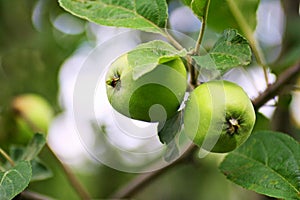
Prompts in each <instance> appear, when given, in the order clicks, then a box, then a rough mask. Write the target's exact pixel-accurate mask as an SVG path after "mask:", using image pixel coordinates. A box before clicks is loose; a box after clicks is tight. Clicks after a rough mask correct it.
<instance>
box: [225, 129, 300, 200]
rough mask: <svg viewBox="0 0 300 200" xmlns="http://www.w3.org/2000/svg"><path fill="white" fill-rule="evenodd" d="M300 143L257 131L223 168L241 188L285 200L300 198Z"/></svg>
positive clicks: (231, 156)
mask: <svg viewBox="0 0 300 200" xmlns="http://www.w3.org/2000/svg"><path fill="white" fill-rule="evenodd" d="M299 152H300V144H299V142H297V141H295V140H294V139H293V138H291V137H289V136H287V135H285V134H283V133H278V132H271V131H258V132H256V133H254V134H253V135H252V136H251V137H250V139H249V140H247V141H246V143H245V144H244V145H243V146H241V147H240V148H239V149H237V150H236V151H234V152H232V153H230V154H228V156H226V158H225V160H224V161H223V162H222V164H221V165H220V169H221V171H222V173H224V174H225V176H226V177H227V178H228V179H229V180H231V181H233V182H235V183H236V184H238V185H241V186H242V187H244V188H246V189H249V190H254V191H256V192H258V193H262V194H266V195H268V196H272V197H276V198H283V199H300V184H299V183H300V182H299V177H300V154H299Z"/></svg>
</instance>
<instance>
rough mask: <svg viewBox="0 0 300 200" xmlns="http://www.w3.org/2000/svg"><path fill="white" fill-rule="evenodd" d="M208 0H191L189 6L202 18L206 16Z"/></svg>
mask: <svg viewBox="0 0 300 200" xmlns="http://www.w3.org/2000/svg"><path fill="white" fill-rule="evenodd" d="M209 2H210V0H193V1H192V4H191V7H192V10H193V12H194V13H195V14H196V15H197V16H198V18H199V19H204V18H206V16H207V12H208V6H209Z"/></svg>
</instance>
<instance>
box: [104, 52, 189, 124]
mask: <svg viewBox="0 0 300 200" xmlns="http://www.w3.org/2000/svg"><path fill="white" fill-rule="evenodd" d="M141 59H144V58H141ZM135 67H139V66H131V65H129V62H128V54H123V55H122V56H120V57H119V58H117V59H116V60H115V61H114V62H113V63H112V64H111V66H110V68H109V70H108V72H107V75H106V92H107V97H108V100H109V102H110V104H111V105H112V107H113V108H114V109H115V110H116V111H118V112H119V113H121V114H123V115H125V116H127V117H130V118H132V119H136V120H142V121H146V122H159V121H165V120H166V119H169V118H170V117H172V116H173V115H174V114H175V113H176V112H177V110H178V108H179V107H180V104H181V102H182V100H183V97H184V95H185V91H186V87H187V81H186V79H187V77H186V76H187V75H186V70H185V66H184V64H183V62H182V60H181V59H180V58H179V57H178V58H174V59H173V60H171V61H168V62H166V63H163V64H159V65H157V66H156V67H155V68H154V69H153V70H151V71H150V72H147V73H146V74H144V75H142V76H140V77H138V78H134V68H135Z"/></svg>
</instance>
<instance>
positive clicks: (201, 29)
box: [194, 0, 210, 54]
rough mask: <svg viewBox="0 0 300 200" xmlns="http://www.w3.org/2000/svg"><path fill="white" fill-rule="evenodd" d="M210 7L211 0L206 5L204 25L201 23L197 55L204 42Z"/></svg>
mask: <svg viewBox="0 0 300 200" xmlns="http://www.w3.org/2000/svg"><path fill="white" fill-rule="evenodd" d="M209 5H210V0H208V1H207V5H206V10H205V12H204V13H205V15H204V16H203V17H202V23H201V28H200V32H199V36H198V39H197V42H196V46H195V49H194V53H195V54H199V50H200V46H201V43H202V40H203V36H204V32H205V27H206V20H207V15H208V10H209Z"/></svg>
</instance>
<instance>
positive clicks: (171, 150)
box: [157, 111, 183, 162]
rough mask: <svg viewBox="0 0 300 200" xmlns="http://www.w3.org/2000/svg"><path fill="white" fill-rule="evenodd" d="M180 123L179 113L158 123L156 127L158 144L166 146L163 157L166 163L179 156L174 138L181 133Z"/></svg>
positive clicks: (181, 119)
mask: <svg viewBox="0 0 300 200" xmlns="http://www.w3.org/2000/svg"><path fill="white" fill-rule="evenodd" d="M182 123H183V115H182V112H181V111H180V112H178V113H176V115H174V116H173V117H172V118H170V119H168V120H167V121H166V122H160V123H159V125H158V127H157V128H158V137H159V140H160V142H161V143H163V144H166V145H167V149H166V152H165V155H164V159H165V161H167V162H171V161H172V160H174V159H175V158H177V157H178V155H179V149H178V146H177V143H176V140H175V137H176V135H178V133H179V132H180V131H181V128H182Z"/></svg>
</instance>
